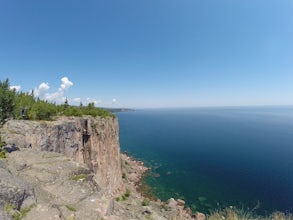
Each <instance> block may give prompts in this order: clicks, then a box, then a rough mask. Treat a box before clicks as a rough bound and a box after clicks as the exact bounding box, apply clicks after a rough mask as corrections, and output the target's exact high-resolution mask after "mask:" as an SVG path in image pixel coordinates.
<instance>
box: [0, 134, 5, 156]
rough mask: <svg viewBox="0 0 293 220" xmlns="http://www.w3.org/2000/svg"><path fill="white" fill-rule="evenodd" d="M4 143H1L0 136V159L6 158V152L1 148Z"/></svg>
mask: <svg viewBox="0 0 293 220" xmlns="http://www.w3.org/2000/svg"><path fill="white" fill-rule="evenodd" d="M4 146H5V143H4V142H3V141H2V139H1V136H0V158H6V150H5V149H4V148H3V147H4Z"/></svg>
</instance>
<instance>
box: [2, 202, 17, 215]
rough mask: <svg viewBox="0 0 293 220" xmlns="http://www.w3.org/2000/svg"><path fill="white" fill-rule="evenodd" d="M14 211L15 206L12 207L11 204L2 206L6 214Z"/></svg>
mask: <svg viewBox="0 0 293 220" xmlns="http://www.w3.org/2000/svg"><path fill="white" fill-rule="evenodd" d="M14 209H15V205H13V204H9V203H8V204H5V205H4V210H5V211H6V212H8V213H9V212H11V211H12V210H14Z"/></svg>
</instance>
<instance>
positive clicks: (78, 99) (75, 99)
mask: <svg viewBox="0 0 293 220" xmlns="http://www.w3.org/2000/svg"><path fill="white" fill-rule="evenodd" d="M73 102H75V103H80V102H81V98H74V99H73Z"/></svg>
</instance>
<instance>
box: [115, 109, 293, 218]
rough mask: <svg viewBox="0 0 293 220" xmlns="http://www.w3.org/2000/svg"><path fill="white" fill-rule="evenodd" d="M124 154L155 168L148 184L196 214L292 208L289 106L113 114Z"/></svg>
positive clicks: (159, 194) (292, 149) (155, 192)
mask: <svg viewBox="0 0 293 220" xmlns="http://www.w3.org/2000/svg"><path fill="white" fill-rule="evenodd" d="M117 116H118V118H119V123H120V144H121V149H122V151H127V152H129V153H130V154H131V155H133V156H134V157H136V158H138V159H141V160H143V161H145V162H146V164H147V166H149V167H151V168H152V171H151V173H150V175H148V176H147V177H146V178H145V180H144V181H145V182H146V183H147V184H149V185H150V186H151V187H152V188H151V191H150V193H152V194H153V195H155V196H157V197H159V198H161V199H162V200H166V199H168V198H170V197H174V198H184V199H185V201H186V202H187V204H188V205H189V206H191V207H192V208H193V209H196V210H200V211H205V212H206V211H208V210H213V209H215V208H219V207H226V206H238V207H240V208H245V209H246V208H250V209H252V208H254V207H255V206H256V205H257V204H259V205H260V207H259V208H258V210H257V211H258V213H260V214H265V213H270V212H272V211H274V210H280V211H290V212H292V211H293V107H259V108H252V107H251V108H250V107H249V108H248V107H247V108H195V109H169V110H142V111H136V112H123V113H117Z"/></svg>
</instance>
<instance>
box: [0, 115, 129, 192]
mask: <svg viewBox="0 0 293 220" xmlns="http://www.w3.org/2000/svg"><path fill="white" fill-rule="evenodd" d="M1 136H2V139H3V141H4V142H6V144H14V145H16V146H18V147H19V148H33V149H38V150H42V151H50V152H56V153H61V154H63V155H65V156H67V157H70V158H73V159H74V160H75V161H77V162H79V163H84V164H86V165H87V166H88V168H89V169H90V170H91V171H93V173H94V174H95V177H94V178H95V181H96V183H97V185H98V187H99V188H100V190H103V191H105V192H104V193H105V194H109V195H112V196H113V195H114V194H116V193H117V191H118V190H119V189H121V188H122V187H123V184H122V174H121V165H120V146H119V127H118V120H117V118H112V117H107V118H100V117H96V118H94V117H90V116H87V117H64V118H62V117H61V118H59V119H58V120H56V121H40V122H38V121H28V120H10V121H8V122H7V123H5V124H4V126H3V128H1Z"/></svg>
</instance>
